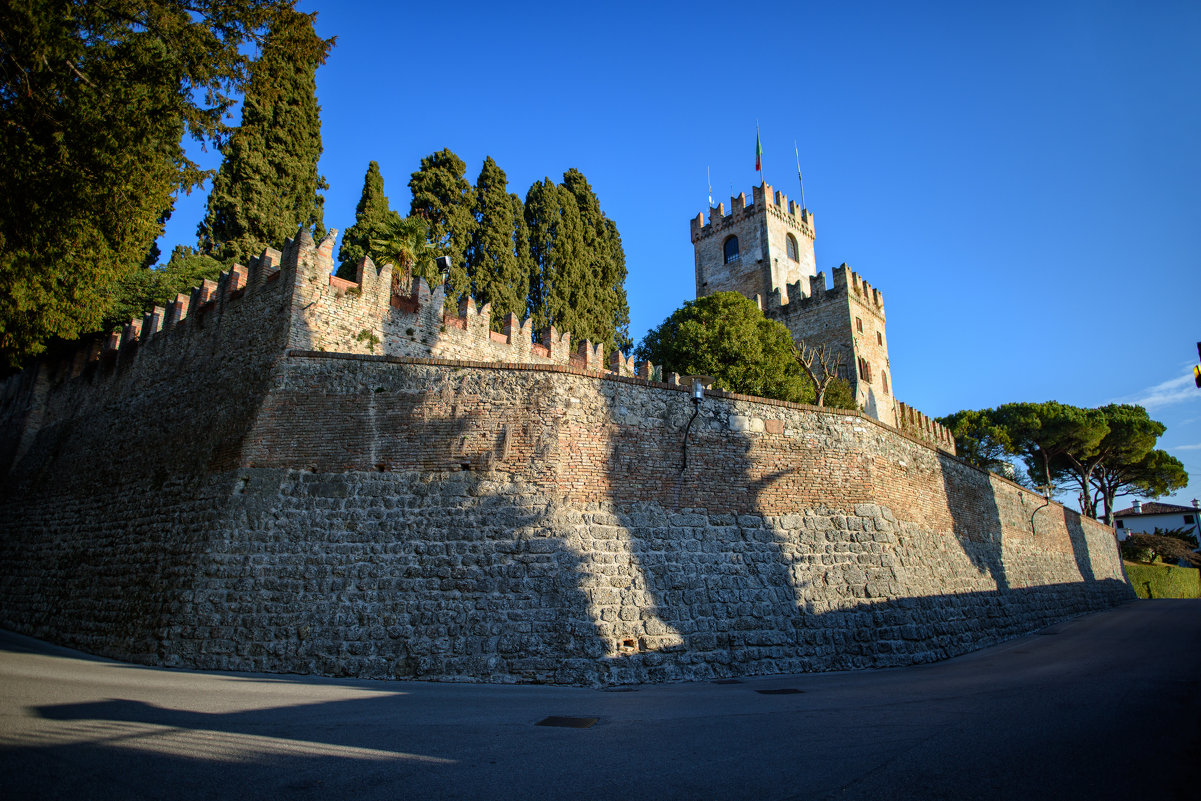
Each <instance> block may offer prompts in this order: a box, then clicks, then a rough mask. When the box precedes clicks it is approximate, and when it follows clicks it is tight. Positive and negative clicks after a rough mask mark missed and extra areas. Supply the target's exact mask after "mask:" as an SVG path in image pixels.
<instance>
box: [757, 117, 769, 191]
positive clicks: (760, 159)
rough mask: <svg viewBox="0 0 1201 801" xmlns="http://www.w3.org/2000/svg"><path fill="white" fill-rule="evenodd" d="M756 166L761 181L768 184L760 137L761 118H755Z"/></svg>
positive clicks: (765, 184)
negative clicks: (764, 170)
mask: <svg viewBox="0 0 1201 801" xmlns="http://www.w3.org/2000/svg"><path fill="white" fill-rule="evenodd" d="M755 166H757V167H758V168H759V183H761V184H763V185H764V186H767V178H765V177H764V173H763V142H762V140H761V139H760V138H759V120H755Z"/></svg>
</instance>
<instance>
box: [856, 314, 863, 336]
mask: <svg viewBox="0 0 1201 801" xmlns="http://www.w3.org/2000/svg"><path fill="white" fill-rule="evenodd" d="M855 330H856V331H858V332H859V333H860V334H862V333H863V318H861V317H856V318H855Z"/></svg>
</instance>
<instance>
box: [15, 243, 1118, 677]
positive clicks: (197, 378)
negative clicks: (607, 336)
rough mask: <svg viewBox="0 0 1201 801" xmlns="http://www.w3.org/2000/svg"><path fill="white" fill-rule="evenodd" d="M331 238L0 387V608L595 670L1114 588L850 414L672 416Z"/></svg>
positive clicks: (530, 668)
mask: <svg viewBox="0 0 1201 801" xmlns="http://www.w3.org/2000/svg"><path fill="white" fill-rule="evenodd" d="M325 245H326V243H320V244H314V243H312V242H311V241H305V240H304V239H302V240H301V241H299V242H295V243H290V244H289V245H288V246H287V247H285V248H284V251H283V253H282V255H281V254H273V252H268V253H267V254H265V255H264V258H263V259H261V260H258V261H257V262H256V263H255V264H252V265H251V266H250V268H248V269H246V270H245V271H244V272H243V273H242V274H241V275H240V276H239V274H238V271H236V270H235V271H234V272H233V273H231V274H230V275H229V276H227V277H224V278H223V279H222V281H220V282H217V284H216V285H215V286H214V287H212V288H211V290H210V291H209V293H208V295H207V296H206V298H202V299H200V300H199V301H198V302H192V301H193V298H189V299H188V301H189V305H190V307H191V309H192V312H191V313H190V314H181V313H180V310H179V309H173V310H164V312H163V314H162V315H160V320H161V321H160V322H156V321H154V320H149V321H146V320H143V321H142V326H141V327H140V330H139V331H138V332H137V333H136V335H129V336H126V337H123V339H124V340H125V342H124V344H123V345H121V346H120V347H119V348H117V349H115V350H104V349H103V348H96V347H92V346H89V345H87V344H86V343H84V345H81V347H80V349H79V350H78V351H76V352H75V353H73V354H68V355H67V356H66V357H64V358H63V359H61V360H59V361H57V362H56V361H53V360H48V361H47V362H45V363H43V364H41V365H39V366H38V367H37V368H35V369H33V370H31V371H27V372H26V373H25V374H22V375H21V376H18V377H17V378H15V379H13V380H11V381H10V382H8V383H7V384H6V385H5V386H4V388H3V395H2V396H0V397H2V400H3V405H0V458H2V461H0V470H3V476H4V477H3V480H2V483H0V531H2V532H3V535H2V538H0V625H2V626H4V627H7V628H11V629H14V630H17V631H21V632H25V633H28V634H32V635H34V636H39V637H43V638H46V639H49V640H52V641H55V642H60V643H64V644H68V645H72V646H76V647H80V648H83V649H85V650H87V651H91V652H93V653H99V654H104V655H107V656H112V657H117V658H123V659H130V660H133V661H136V662H140V663H145V664H162V665H174V666H191V667H201V668H212V669H243V670H262V671H273V672H291V673H319V674H325V675H353V676H363V677H378V678H392V677H399V678H404V677H419V678H431V679H444V680H462V681H493V682H563V683H572V684H584V685H602V684H620V683H630V682H641V681H674V680H684V679H708V678H717V677H728V676H740V675H752V674H767V673H779V672H792V671H809V670H832V669H845V668H863V667H884V666H895V665H905V664H913V663H917V662H926V661H931V660H935V659H940V658H944V657H947V656H950V655H953V654H957V653H962V652H964V651H967V650H970V649H972V648H977V647H980V646H982V645H985V644H988V643H992V642H996V641H998V640H1001V639H1004V638H1006V637H1011V636H1015V635H1017V634H1021V633H1024V632H1028V631H1031V630H1033V629H1036V628H1038V627H1040V626H1043V625H1047V624H1049V623H1052V622H1055V621H1058V620H1062V619H1065V618H1068V617H1071V616H1073V615H1078V614H1083V613H1085V612H1089V611H1092V610H1097V609H1102V608H1106V607H1108V606H1110V605H1113V604H1116V603H1120V602H1123V601H1125V600H1128V599H1130V598H1133V593H1132V592H1131V591H1130V588H1129V586H1128V585H1127V584H1126V582H1125V580H1124V578H1123V574H1122V570H1121V564H1120V561H1119V559H1118V555H1117V551H1116V546H1115V543H1114V539H1113V534H1112V531H1111V530H1110V529H1108V528H1107V527H1104V526H1102V525H1100V524H1098V523H1096V522H1095V521H1092V520H1088V519H1082V518H1080V517H1079V516H1078V515H1076V514H1075V513H1074V512H1071V511H1070V510H1067V509H1065V508H1063V507H1062V506H1060V505H1058V504H1054V503H1052V504H1049V505H1048V504H1046V503H1045V502H1044V501H1043V499H1042V498H1040V497H1038V496H1035V495H1033V494H1031V493H1029V492H1027V491H1026V490H1023V489H1022V488H1020V487H1018V486H1017V485H1015V484H1012V483H1010V482H1008V481H1006V480H1004V479H1002V478H1000V477H997V476H994V475H991V474H988V473H985V472H981V471H979V470H976V469H974V468H971V467H969V466H967V465H965V464H963V463H962V462H959V461H958V460H957V459H955V458H954V457H953V456H951V455H950V454H949V453H946V452H944V451H940V450H937V449H934V448H931V447H929V446H928V445H927V444H925V443H923V442H922V441H920V440H919V439H918V438H915V437H913V436H910V435H907V434H905V433H903V432H900V431H897V430H895V429H892V428H890V427H888V426H885V425H883V424H881V423H879V422H877V421H875V420H873V419H870V418H869V417H868V416H866V415H864V414H861V413H855V412H837V411H830V410H820V409H816V408H813V407H807V406H802V405H798V404H789V403H781V402H771V401H764V400H762V399H752V398H745V397H741V396H736V395H730V394H726V393H713V394H711V395H710V396H708V397H706V398H705V400H704V401H703V402H702V403H701V404H700V406H699V408H698V407H697V406H694V404H693V402H692V401H691V399H690V398H689V395H688V393H687V392H686V391H684V389H683V388H681V387H675V386H672V385H669V384H666V383H664V384H660V383H653V382H650V381H648V380H645V379H642V378H638V377H635V376H634V375H633V374H632V373H633V372H634V369H633V365H630V364H629V363H628V362H622V364H619V365H618V366H619V368H620V369H619V372H618V373H607V372H602V371H601V369H600V367H601V364H599V363H598V356H599V357H601V358H603V354H598V353H597V352H596V351H595V350H587V349H586V350H585V351H580V350H576V349H572V348H570V347H569V346H568V345H569V340H568V342H567V344H565V343H564V342H563V338H562V337H560V336H557V335H556V336H552V337H548V338H547V337H544V339H543V342H545V343H548V344H544V345H543V346H541V349H540V348H539V346H538V345H536V344H534V345H531V344H530V340H531V337H530V336H529V334H528V326H526V327H524V328H523V327H522V326H521V325H520V324H517V325H516V326H513V327H515V329H516V332H520V331H522V330H525V331H526V332H527V333H526V335H525V336H526V338H525V339H524V340H522V339H520V337H521V336H522V335H521V334H520V333H517V334H516V336H514V335H513V334H514V332H512V331H511V332H510V334H508V335H499V336H498V335H497V334H496V333H495V332H489V330H488V327H487V326H486V325H484V324H483V322H481V314H482V310H481V311H477V310H473V309H467V308H465V309H463V310H462V314H461V315H460V316H458V317H454V316H451V317H444V316H442V311H441V306H442V303H441V297H440V294H439V293H436V292H435V293H430V292H429V290H428V288H426V289H422V287H421V286H418V287H417V297H416V298H415V299H413V298H412V297H410V298H401V300H402V301H405V300H410V301H411V304H410V305H408V306H404V305H403V304H402V307H397V306H395V305H394V301H392V300H391V297H390V295H391V293H390V291H389V292H384V291H381V290H380V289H379V286H377V287H376V288H375V289H373V288H372V287H371V285H370V280H371V278H375V279H376V281H377V283H378V284H379V285H382V286H387V287H390V276H384V277H385V278H387V283H383V281H382V280H381V279H380V276H381V275H383V274H384V271H386V270H389V269H390V268H387V267H386V268H385V270H384V271H376V274H375V276H371V278H369V279H368V281H367V282H363V281H360V282H359V283H358V284H355V285H351V286H341V285H338V284H336V283H335V282H331V281H330V280H329V279H328V273H323V272H322V271H323V270H325V267H326V263H325V259H327V258H328V253H327V252H326V253H324V254H323V252H322V249H323V248H324V247H325ZM372 269H374V267H373V266H372ZM313 278H316V279H317V280H316V281H314V280H312V279H313ZM356 287H357V290H356ZM351 290H355V291H351ZM339 293H340V295H339ZM422 293H424V294H422ZM194 297H195V296H194ZM381 301H385V302H386V303H387V304H388V305H387V306H386V307H385V305H384V302H381ZM430 307H434V308H433V310H430ZM373 314H374V315H376V321H375V322H374V323H370V324H369V323H368V322H367V321H368V320H370V315H373ZM422 315H426V316H425V317H423V316H422ZM473 315H474V316H473ZM427 318H428V319H427ZM483 319H484V320H486V317H485V318H483ZM423 320H424V322H422V321H423ZM455 320H462V321H463V322H464V325H463V327H460V326H459V325H458V324H457V323H455V322H454V321H455ZM363 328H368V330H370V331H373V332H374V333H375V335H376V338H377V341H376V342H375V343H371V337H363V338H361V339H359V338H356V337H357V331H361V330H362V329H363ZM409 328H413V334H408V333H407V329H409ZM339 332H340V333H339ZM346 334H352V335H355V336H352V337H351V339H350V341H349V342H347V341H346V339H345V335H346ZM481 334H482V335H481ZM340 336H341V337H342V339H339V337H340ZM502 337H503V338H504V341H502ZM423 338H424V339H425V342H422V339H423ZM339 342H340V343H342V344H343V345H344V347H343V348H342V350H343V352H335V351H334V348H335V347H336V346H337V345H338V344H339ZM471 343H476V344H475V345H472V344H471ZM556 344H558V345H559V346H560V347H558V348H556ZM321 348H325V350H324V351H323V350H321ZM373 349H374V350H375V351H376V352H374V353H373V352H371V351H372V350H373ZM345 351H358V352H345ZM81 354H83V355H81ZM481 354H483V355H485V356H486V357H487V358H480V356H481ZM90 356H96V358H88V357H90ZM619 361H622V360H620V359H619ZM612 364H614V363H612V362H611V363H610V364H608V365H604V366H612ZM645 372H646V371H645V370H644V374H645ZM694 412H696V416H695V419H693V413H694ZM685 451H687V452H686V453H685ZM685 457H686V464H687V466H686V467H685Z"/></svg>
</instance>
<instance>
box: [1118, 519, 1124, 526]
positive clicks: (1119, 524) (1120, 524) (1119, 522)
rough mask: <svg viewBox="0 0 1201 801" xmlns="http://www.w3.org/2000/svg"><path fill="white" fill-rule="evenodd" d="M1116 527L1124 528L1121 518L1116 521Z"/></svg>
mask: <svg viewBox="0 0 1201 801" xmlns="http://www.w3.org/2000/svg"><path fill="white" fill-rule="evenodd" d="M1118 528H1126V524H1125V523H1124V522H1122V521H1121V520H1119V521H1118Z"/></svg>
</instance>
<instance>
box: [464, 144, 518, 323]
mask: <svg viewBox="0 0 1201 801" xmlns="http://www.w3.org/2000/svg"><path fill="white" fill-rule="evenodd" d="M508 182H509V179H508V177H507V176H506V175H505V173H504V170H502V169H501V168H500V167H498V166H497V165H496V162H495V161H493V160H492V157H491V156H489V157H487V158H485V159H484V166H483V168H482V169H481V170H480V175H479V178H477V179H476V182H475V209H474V216H475V225H474V226H473V228H472V235H471V244H470V245H469V246H468V248H467V253H466V261H467V273H468V275H469V276H470V279H471V294H472V297H474V298H475V300H476V302H477V303H479V304H481V305H482V304H484V303H491V304H492V327H493V328H494V329H496V330H498V331H499V330H500V329H501V326H502V325H503V324H504V317H505V315H507V314H516V315H518V316H519V317H520V316H522V315H524V314H525V310H526V304H527V300H528V297H529V291H530V272H529V254H528V247H529V245H528V237H526V238H525V249H524V250H521V249H520V248H521V246H522V243H523V236H522V233H521V229H522V228H524V226H525V220H524V217H523V210H522V204H521V199H520V198H518V197H517V196H516V195H513V194H510V193H509V190H508Z"/></svg>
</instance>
